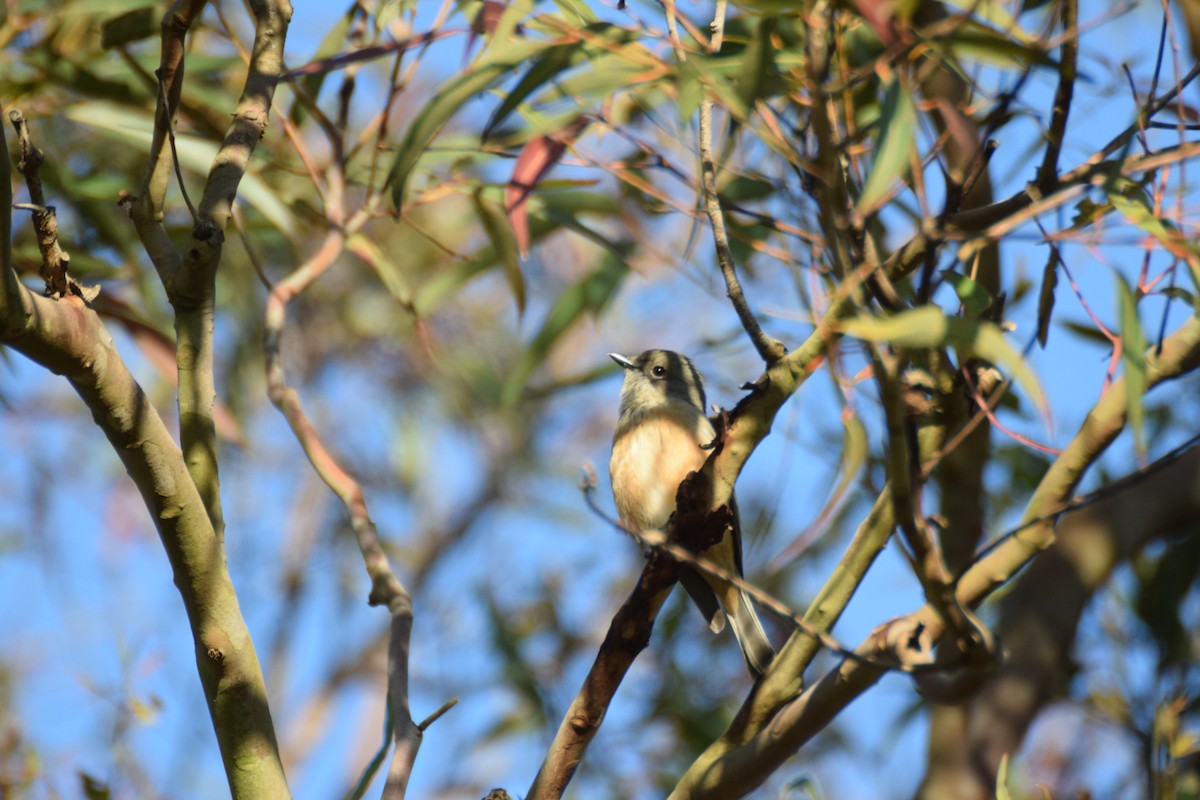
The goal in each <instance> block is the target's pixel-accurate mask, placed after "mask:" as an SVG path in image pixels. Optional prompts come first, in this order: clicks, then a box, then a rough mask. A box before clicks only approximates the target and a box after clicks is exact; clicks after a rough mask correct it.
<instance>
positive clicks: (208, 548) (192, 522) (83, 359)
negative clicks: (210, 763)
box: [4, 288, 289, 800]
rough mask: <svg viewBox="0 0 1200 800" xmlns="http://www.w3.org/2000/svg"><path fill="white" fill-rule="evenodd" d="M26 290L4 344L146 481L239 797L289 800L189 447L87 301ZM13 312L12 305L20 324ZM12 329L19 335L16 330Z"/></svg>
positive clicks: (249, 646) (250, 650)
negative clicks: (64, 389)
mask: <svg viewBox="0 0 1200 800" xmlns="http://www.w3.org/2000/svg"><path fill="white" fill-rule="evenodd" d="M21 291H22V293H23V294H24V299H23V305H24V307H26V308H28V309H29V310H30V315H29V316H28V318H27V320H26V321H25V323H24V325H23V326H22V328H21V330H20V331H19V332H17V333H15V334H12V335H8V336H6V339H5V341H4V343H5V344H7V345H9V346H10V347H12V348H13V349H14V350H17V351H18V352H20V353H23V354H24V355H26V356H27V357H29V358H30V359H32V360H33V361H35V362H36V363H38V364H41V365H42V366H44V367H46V368H47V369H49V370H51V371H52V372H55V373H57V374H60V375H63V376H65V377H66V378H67V380H69V381H70V382H71V386H72V387H73V388H74V389H75V391H76V392H77V393H78V394H79V396H80V397H81V398H83V401H84V403H86V404H87V406H88V408H89V409H90V410H91V412H92V417H93V419H94V420H95V422H96V424H97V425H98V426H99V427H100V429H101V430H103V431H104V435H105V436H107V437H108V440H109V442H110V443H111V444H112V447H113V451H114V452H115V453H116V454H117V456H118V457H119V458H120V459H121V461H122V463H123V464H124V465H125V469H126V471H128V473H129V476H130V478H132V479H133V482H134V483H135V484H136V485H137V488H138V491H139V492H140V493H141V495H142V500H143V502H144V503H145V504H146V508H147V509H148V510H149V511H150V515H151V517H152V519H153V520H154V524H155V527H156V528H157V529H158V533H159V537H160V538H161V540H162V543H163V547H164V548H165V550H166V552H167V558H168V559H169V561H170V563H171V570H172V572H173V574H174V580H175V585H176V586H177V587H178V588H179V593H180V595H181V596H182V598H183V604H184V608H185V609H186V610H187V615H188V622H189V624H190V626H191V631H192V639H193V642H194V644H195V648H196V662H197V667H198V671H199V673H200V682H201V684H202V686H203V687H204V694H205V698H206V699H207V701H208V707H209V713H210V715H211V717H212V722H213V728H214V730H215V732H216V737H217V743H218V745H219V746H220V749H221V758H222V761H223V762H224V766H225V773H226V776H227V778H228V780H229V787H230V791H231V793H232V794H233V796H234V797H238V798H264V800H265V799H269V800H276V798H287V797H288V796H289V795H288V787H287V781H286V779H285V778H284V774H283V765H282V763H281V762H280V758H279V748H278V744H277V743H276V740H275V729H274V726H273V724H272V722H271V714H270V710H269V708H268V706H267V693H266V687H265V685H264V683H263V677H262V672H261V670H260V668H259V664H258V657H257V655H256V654H255V652H254V644H253V642H252V641H251V639H250V634H249V631H248V630H247V629H246V625H245V622H244V621H243V619H242V615H241V611H240V609H239V607H238V601H237V595H236V594H235V593H234V589H233V584H232V583H231V582H230V580H229V573H228V571H227V569H226V566H225V555H224V549H223V548H222V547H221V544H220V542H219V541H218V539H217V536H216V532H215V531H214V529H213V526H212V524H211V522H210V520H209V517H208V515H207V514H206V513H205V510H204V504H203V503H202V502H201V499H200V496H199V494H198V493H197V491H196V487H195V484H193V483H192V480H191V477H190V476H189V475H188V473H187V470H186V468H185V465H184V461H183V457H182V454H181V453H180V450H179V448H178V447H177V446H176V444H175V442H174V440H173V439H172V438H171V434H170V433H169V432H168V431H167V429H166V426H165V425H164V424H163V422H162V420H161V418H160V417H159V416H158V413H157V412H156V411H155V409H154V407H153V406H152V405H151V404H150V402H149V400H148V399H147V398H146V395H145V393H144V392H143V391H142V389H141V387H140V386H138V384H137V383H136V382H135V381H134V379H133V377H132V376H131V375H130V374H129V371H128V369H127V368H126V366H125V363H124V362H123V361H122V360H121V357H120V354H119V353H118V352H117V350H116V348H115V346H114V345H113V342H112V339H111V338H110V337H109V335H108V332H107V331H106V330H105V329H104V327H103V325H101V323H100V320H99V318H98V317H97V316H96V315H95V314H94V313H93V312H92V311H90V310H88V309H87V308H85V307H84V305H83V303H82V301H81V300H79V299H78V298H75V297H68V298H66V299H64V300H58V301H56V300H51V299H48V298H45V297H38V296H36V295H34V294H33V293H31V292H29V291H28V290H27V289H24V288H22V290H21ZM13 311H14V309H12V308H10V309H9V317H10V319H9V321H10V322H11V318H12V315H13ZM16 311H17V313H18V314H19V315H20V314H21V312H20V309H19V308H18V309H16ZM5 328H6V329H7V330H10V331H11V328H10V327H9V325H7V324H6V326H5Z"/></svg>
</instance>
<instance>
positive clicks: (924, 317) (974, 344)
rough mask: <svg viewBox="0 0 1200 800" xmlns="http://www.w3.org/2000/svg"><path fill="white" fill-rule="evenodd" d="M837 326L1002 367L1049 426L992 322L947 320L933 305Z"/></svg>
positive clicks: (1034, 388)
mask: <svg viewBox="0 0 1200 800" xmlns="http://www.w3.org/2000/svg"><path fill="white" fill-rule="evenodd" d="M840 327H841V329H842V331H843V332H844V333H847V334H849V335H850V336H855V337H857V338H859V339H866V340H867V341H872V342H890V343H891V344H893V345H895V346H896V347H903V348H908V349H928V348H931V347H945V346H949V347H953V348H954V349H955V350H957V351H958V353H959V358H960V360H965V359H968V358H979V359H983V360H984V361H988V362H990V363H992V364H996V365H997V366H1000V367H1004V368H1005V369H1006V370H1008V372H1009V374H1011V375H1012V377H1013V379H1014V380H1015V381H1016V382H1017V383H1018V384H1020V385H1021V386H1022V387H1023V388H1024V389H1025V393H1026V394H1027V395H1029V399H1030V400H1032V401H1033V404H1034V405H1035V406H1036V407H1037V409H1038V413H1040V414H1041V416H1042V418H1043V420H1045V421H1046V424H1047V425H1049V420H1050V408H1049V405H1048V404H1047V401H1046V395H1045V392H1043V391H1042V387H1041V384H1040V383H1039V382H1038V379H1037V376H1036V375H1035V374H1034V372H1033V370H1032V369H1030V368H1029V365H1028V364H1027V363H1025V359H1024V358H1022V357H1021V354H1020V353H1019V352H1018V351H1017V350H1016V349H1015V348H1013V346H1012V345H1010V344H1009V343H1008V340H1007V339H1005V338H1004V334H1003V333H1002V332H1001V330H1000V328H999V326H997V325H996V324H995V323H993V322H981V321H979V320H974V319H964V318H962V317H949V316H946V314H945V312H943V311H942V309H940V308H938V307H937V306H922V307H920V308H914V309H912V310H910V311H904V312H901V313H899V314H896V315H894V316H890V317H873V316H870V315H863V316H860V317H857V318H855V319H852V320H847V321H845V322H843V323H841V325H840Z"/></svg>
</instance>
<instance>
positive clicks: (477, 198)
mask: <svg viewBox="0 0 1200 800" xmlns="http://www.w3.org/2000/svg"><path fill="white" fill-rule="evenodd" d="M471 200H472V202H473V203H474V205H475V212H476V213H477V214H478V215H479V221H480V223H481V224H482V225H483V230H484V232H485V233H486V234H487V237H488V240H489V241H491V243H492V248H493V249H494V250H495V252H496V254H497V256H498V257H499V259H500V266H501V267H502V268H503V269H504V277H505V279H507V280H508V288H509V289H511V290H512V293H513V299H514V300H515V301H516V303H517V315H518V316H523V315H524V314H525V276H524V275H523V274H522V273H521V259H520V256H519V255H518V253H517V242H516V239H515V238H514V236H513V232H512V229H511V228H510V227H509V224H508V221H507V220H506V219H505V218H504V212H503V211H501V210H500V209H499V208H498V207H496V206H495V205H493V204H492V202H491V201H489V200H488V199H487V198H486V197H484V195H483V190H482V188H481V189H477V190H476V191H475V193H474V194H472V195H471ZM525 235H526V237H528V235H529V233H528V230H526V233H525Z"/></svg>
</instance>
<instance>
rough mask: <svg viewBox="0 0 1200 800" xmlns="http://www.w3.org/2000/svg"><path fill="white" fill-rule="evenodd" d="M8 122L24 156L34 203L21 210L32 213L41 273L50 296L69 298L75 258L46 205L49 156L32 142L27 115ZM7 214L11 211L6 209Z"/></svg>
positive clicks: (24, 172) (22, 169)
mask: <svg viewBox="0 0 1200 800" xmlns="http://www.w3.org/2000/svg"><path fill="white" fill-rule="evenodd" d="M8 119H9V121H10V122H12V126H13V129H14V130H15V131H16V132H17V146H18V148H19V150H20V154H21V156H20V161H18V162H17V169H18V170H20V172H21V174H22V175H23V176H25V186H26V187H27V188H28V190H29V199H30V200H31V201H32V202H31V203H29V204H21V205H20V206H18V207H19V208H24V209H28V210H29V211H31V212H32V214H31V216H30V221H31V222H32V224H33V231H34V233H35V234H36V238H37V244H38V250H39V251H40V252H41V254H42V266H41V269H40V272H41V276H42V280H44V281H45V282H46V294H47V295H48V296H50V297H66V296H67V295H68V294H69V293H70V292H71V283H72V281H71V279H70V278H69V277H68V275H67V268H68V267H69V265H70V263H71V256H70V255H68V253H67V252H66V251H65V250H63V249H62V247H61V246H60V245H59V243H58V217H57V216H56V215H55V213H54V206H48V205H46V195H45V192H44V191H43V189H42V176H41V168H42V164H43V162H44V161H45V156H43V155H42V151H41V150H40V149H38V148H37V147H34V145H33V142H32V141H31V140H30V138H29V125H28V124H26V122H25V117H24V115H23V114H21V112H20V111H18V110H17V109H13V110H12V111H10V112H8ZM0 157H2V158H8V152H7V151H6V152H4V153H0ZM4 213H5V214H9V213H11V212H10V210H9V209H8V208H6V209H4ZM77 293H79V294H81V293H80V292H77Z"/></svg>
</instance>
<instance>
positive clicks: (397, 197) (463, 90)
mask: <svg viewBox="0 0 1200 800" xmlns="http://www.w3.org/2000/svg"><path fill="white" fill-rule="evenodd" d="M546 46H547V45H546V43H545V42H529V41H522V42H513V43H508V44H507V45H505V46H503V47H499V48H498V49H496V50H495V51H494V52H493V53H492V54H491V55H490V57H489V58H487V59H484V60H483V61H482V63H481V64H480V65H479V66H477V67H476V68H475V69H473V70H470V71H469V72H467V73H465V74H464V75H461V76H459V77H458V78H456V79H455V80H453V81H451V82H449V83H448V84H446V85H445V86H444V87H443V88H442V89H441V91H439V92H438V93H437V94H435V95H434V96H433V98H431V99H430V101H429V102H428V103H426V104H425V107H424V108H422V109H421V112H420V113H419V114H417V116H416V117H415V118H414V119H413V121H412V124H411V125H409V126H408V130H407V131H406V132H405V134H404V138H403V139H402V140H401V141H400V145H399V147H397V148H396V159H395V161H394V162H392V172H391V175H390V176H389V178H388V180H390V181H391V184H392V202H393V203H394V204H395V206H396V208H397V209H399V208H401V207H402V206H403V205H404V193H405V190H406V189H407V187H408V179H409V177H410V176H411V174H412V169H413V167H415V166H416V164H417V160H418V159H420V157H421V155H422V154H423V153H424V152H425V150H426V149H427V148H428V147H429V144H430V143H431V142H432V141H433V139H434V137H435V136H437V134H438V132H440V131H441V130H442V128H443V127H444V126H445V125H446V123H447V122H449V121H450V118H451V117H452V116H454V114H455V113H456V112H457V111H458V110H459V109H461V108H462V107H463V105H464V104H465V103H466V102H467V101H468V100H470V99H471V98H473V97H475V96H476V95H478V94H480V93H481V92H483V91H484V90H486V89H487V88H488V87H489V86H491V85H492V84H493V83H494V82H496V81H497V80H499V79H501V78H503V77H504V76H506V75H508V74H509V73H510V72H511V71H512V68H513V66H514V65H515V64H518V63H520V62H521V61H523V60H525V59H526V58H529V57H530V56H532V55H534V54H535V53H537V52H538V51H539V50H541V49H543V48H545V47H546Z"/></svg>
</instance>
